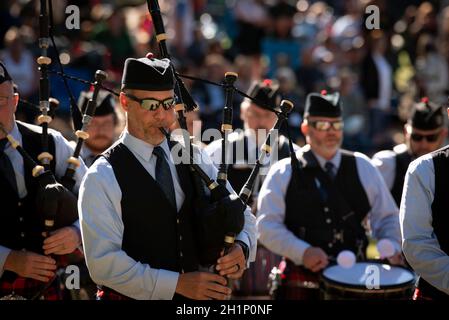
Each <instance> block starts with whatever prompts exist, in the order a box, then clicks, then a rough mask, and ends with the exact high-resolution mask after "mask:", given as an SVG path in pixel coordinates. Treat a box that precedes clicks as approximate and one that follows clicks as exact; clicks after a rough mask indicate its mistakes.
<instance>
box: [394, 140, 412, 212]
mask: <svg viewBox="0 0 449 320" xmlns="http://www.w3.org/2000/svg"><path fill="white" fill-rule="evenodd" d="M395 161H396V170H395V176H394V182H393V187H392V188H391V194H392V196H393V198H394V200H395V201H396V205H397V206H398V207H399V206H400V205H401V198H402V189H403V188H404V179H405V174H406V173H407V169H408V166H409V164H410V162H412V156H411V155H410V153H409V151H408V149H407V150H404V151H402V152H397V153H396V155H395Z"/></svg>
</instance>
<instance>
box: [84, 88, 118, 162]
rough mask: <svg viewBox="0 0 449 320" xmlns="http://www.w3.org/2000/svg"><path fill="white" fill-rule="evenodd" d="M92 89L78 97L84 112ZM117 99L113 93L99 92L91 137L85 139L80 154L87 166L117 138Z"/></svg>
mask: <svg viewBox="0 0 449 320" xmlns="http://www.w3.org/2000/svg"><path fill="white" fill-rule="evenodd" d="M92 96H93V92H92V91H83V92H81V95H80V97H79V99H78V107H79V109H80V110H81V113H83V114H84V111H85V109H86V108H87V103H88V101H89V99H92ZM116 105H117V103H116V101H115V99H114V97H113V96H112V94H110V93H107V92H105V91H101V90H100V92H99V93H98V97H97V107H96V109H95V115H94V117H93V118H92V120H91V121H90V123H89V128H88V129H87V133H88V134H89V139H87V140H86V141H84V144H83V147H82V149H81V153H80V156H81V158H83V160H84V163H85V164H86V166H88V167H90V166H91V165H92V163H93V162H94V160H95V158H96V157H97V156H98V155H100V154H101V153H102V152H103V151H105V150H106V149H107V148H109V147H110V146H111V145H112V144H113V143H114V142H115V140H116V128H117V126H118V124H119V120H118V116H117V111H116V110H115V108H116Z"/></svg>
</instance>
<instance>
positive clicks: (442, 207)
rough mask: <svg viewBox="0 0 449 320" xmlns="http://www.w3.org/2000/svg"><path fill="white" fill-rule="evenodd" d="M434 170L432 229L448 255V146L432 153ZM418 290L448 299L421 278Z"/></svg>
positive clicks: (424, 294)
mask: <svg viewBox="0 0 449 320" xmlns="http://www.w3.org/2000/svg"><path fill="white" fill-rule="evenodd" d="M432 157H433V165H434V168H435V195H434V199H433V202H432V227H433V231H434V232H435V236H436V237H437V239H438V243H439V244H440V248H441V250H443V251H444V252H445V253H446V254H447V255H449V232H448V226H449V215H448V212H449V196H448V190H449V181H448V177H449V146H446V147H444V148H442V149H439V150H437V151H434V152H432ZM418 288H419V290H420V291H421V293H422V295H423V296H425V297H431V298H432V299H434V300H440V299H446V300H447V299H449V296H448V295H447V294H445V293H443V292H442V291H440V290H438V289H436V288H435V287H434V286H432V285H431V284H429V283H428V282H427V281H425V280H424V279H423V278H420V279H419V284H418Z"/></svg>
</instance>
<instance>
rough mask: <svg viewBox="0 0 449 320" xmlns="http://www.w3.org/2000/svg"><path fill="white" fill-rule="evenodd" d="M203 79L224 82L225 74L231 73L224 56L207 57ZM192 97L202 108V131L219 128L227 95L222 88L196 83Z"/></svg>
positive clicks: (212, 55)
mask: <svg viewBox="0 0 449 320" xmlns="http://www.w3.org/2000/svg"><path fill="white" fill-rule="evenodd" d="M203 68H204V72H203V73H202V74H201V77H202V78H203V79H207V80H210V81H213V82H216V83H221V82H223V78H224V74H225V72H226V71H229V67H228V62H227V61H226V59H225V58H224V57H223V56H220V55H217V54H211V55H208V56H207V57H206V60H205V63H204V67H203ZM192 96H193V98H194V99H195V101H197V103H198V104H199V106H200V117H201V120H202V122H203V126H202V130H203V131H204V130H206V129H209V128H219V126H220V124H221V113H222V111H223V106H224V104H225V94H224V90H223V88H222V87H218V86H215V85H211V84H207V83H203V82H194V84H193V86H192Z"/></svg>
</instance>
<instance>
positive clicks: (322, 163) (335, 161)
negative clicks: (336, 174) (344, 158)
mask: <svg viewBox="0 0 449 320" xmlns="http://www.w3.org/2000/svg"><path fill="white" fill-rule="evenodd" d="M312 153H313V155H314V156H315V158H316V159H317V160H318V163H319V164H320V167H321V168H322V169H325V165H326V162H328V161H330V162H332V164H333V165H334V167H335V168H337V169H338V168H339V167H340V162H341V151H340V150H338V151H337V153H336V154H335V156H334V157H333V158H332V159H330V160H326V159H324V158H323V157H322V156H320V155H318V154H317V153H316V152H314V151H313V150H312Z"/></svg>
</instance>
